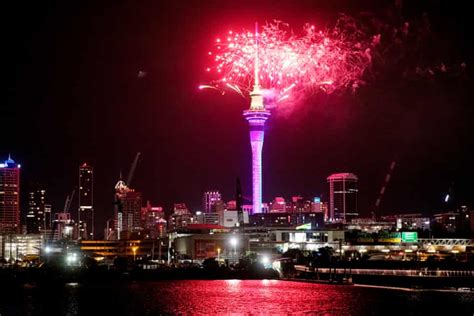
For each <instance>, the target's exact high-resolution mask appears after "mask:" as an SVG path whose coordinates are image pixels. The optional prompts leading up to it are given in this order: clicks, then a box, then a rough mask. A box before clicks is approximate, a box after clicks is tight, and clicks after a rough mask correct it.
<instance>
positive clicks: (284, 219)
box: [249, 212, 324, 229]
mask: <svg viewBox="0 0 474 316" xmlns="http://www.w3.org/2000/svg"><path fill="white" fill-rule="evenodd" d="M249 223H250V226H259V227H296V226H300V225H304V224H310V225H311V227H312V228H314V229H315V228H321V227H324V215H323V213H313V212H310V213H267V214H252V215H250V217H249Z"/></svg>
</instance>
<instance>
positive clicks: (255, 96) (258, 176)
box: [244, 84, 270, 214]
mask: <svg viewBox="0 0 474 316" xmlns="http://www.w3.org/2000/svg"><path fill="white" fill-rule="evenodd" d="M250 97H251V98H252V102H251V104H250V109H249V110H247V111H244V117H245V119H246V120H247V121H248V122H249V125H250V145H251V147H252V200H253V208H252V211H253V213H254V214H256V213H261V212H262V147H263V138H264V135H265V131H264V127H265V122H266V120H267V119H268V118H269V117H270V112H269V111H267V110H265V107H264V106H263V97H262V93H261V92H260V87H259V86H258V84H257V85H255V86H254V89H253V91H252V93H250Z"/></svg>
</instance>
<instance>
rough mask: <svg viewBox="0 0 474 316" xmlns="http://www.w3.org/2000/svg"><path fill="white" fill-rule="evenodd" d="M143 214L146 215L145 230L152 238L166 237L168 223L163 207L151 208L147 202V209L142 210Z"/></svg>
mask: <svg viewBox="0 0 474 316" xmlns="http://www.w3.org/2000/svg"><path fill="white" fill-rule="evenodd" d="M142 214H144V228H145V229H146V230H147V231H148V233H149V237H150V238H158V237H159V238H163V237H165V236H166V226H167V221H166V219H165V212H164V211H163V208H162V207H161V206H151V204H150V202H149V201H147V205H146V207H143V208H142Z"/></svg>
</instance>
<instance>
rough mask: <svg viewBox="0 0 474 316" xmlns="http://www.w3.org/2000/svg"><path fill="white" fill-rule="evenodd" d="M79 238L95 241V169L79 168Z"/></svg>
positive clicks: (88, 166) (82, 166) (84, 165)
mask: <svg viewBox="0 0 474 316" xmlns="http://www.w3.org/2000/svg"><path fill="white" fill-rule="evenodd" d="M78 223H79V238H80V239H94V168H93V167H92V166H90V165H88V164H87V163H84V164H82V165H81V166H80V167H79V210H78Z"/></svg>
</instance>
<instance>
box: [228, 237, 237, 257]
mask: <svg viewBox="0 0 474 316" xmlns="http://www.w3.org/2000/svg"><path fill="white" fill-rule="evenodd" d="M238 242H239V241H238V240H237V238H235V237H232V238H231V239H230V244H231V245H232V246H233V247H234V254H237V249H236V247H237V244H238Z"/></svg>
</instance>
